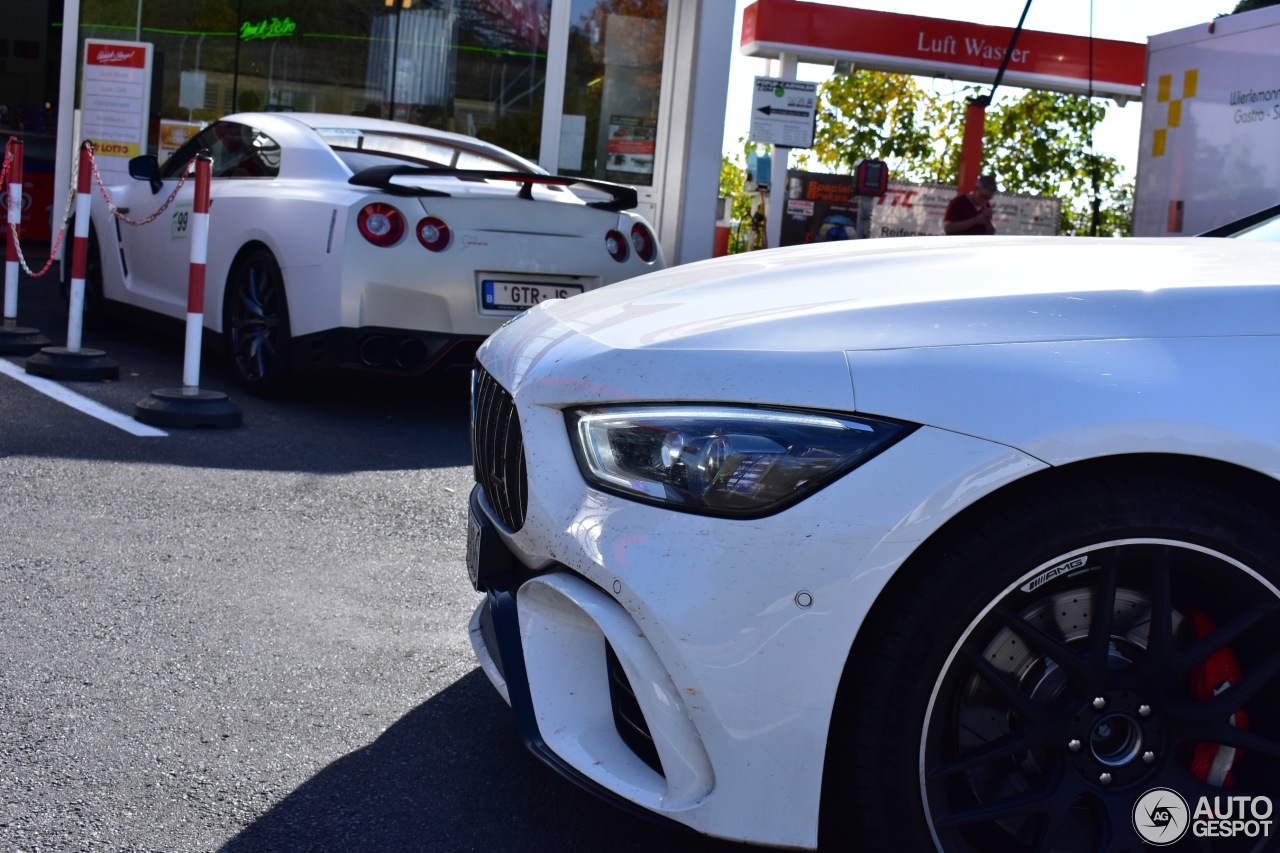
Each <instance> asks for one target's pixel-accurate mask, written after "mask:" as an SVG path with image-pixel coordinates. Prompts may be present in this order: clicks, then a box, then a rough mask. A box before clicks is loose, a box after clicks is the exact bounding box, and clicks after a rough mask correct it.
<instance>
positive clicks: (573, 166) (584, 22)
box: [558, 0, 667, 186]
mask: <svg viewBox="0 0 1280 853" xmlns="http://www.w3.org/2000/svg"><path fill="white" fill-rule="evenodd" d="M570 14H571V18H570V27H569V64H568V68H567V71H566V77H565V93H564V117H563V120H562V122H561V126H560V156H559V164H558V165H559V171H560V173H561V174H566V175H579V176H582V177H591V178H603V179H605V180H611V181H619V182H621V183H626V184H635V185H638V186H652V184H653V169H654V153H655V148H656V144H657V129H658V106H659V104H658V102H659V95H660V91H661V87H662V56H663V45H664V41H665V38H666V26H667V4H666V0H573V5H572V11H571V13H570Z"/></svg>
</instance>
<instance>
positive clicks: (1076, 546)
mask: <svg viewBox="0 0 1280 853" xmlns="http://www.w3.org/2000/svg"><path fill="white" fill-rule="evenodd" d="M1242 479H1247V476H1246V477H1245V478H1242ZM1039 483H1040V485H1039V486H1038V487H1037V486H1036V484H1035V481H1034V480H1033V481H1032V482H1030V483H1023V484H1017V485H1015V486H1014V487H1012V488H1011V490H1010V492H1011V493H1010V496H1009V497H1008V498H1006V499H1004V500H999V499H997V500H998V503H997V505H996V506H994V507H991V508H988V509H986V510H985V511H983V510H982V509H979V510H977V511H976V514H975V515H974V517H971V518H965V519H962V523H961V524H958V525H952V526H950V527H949V528H948V529H947V530H946V531H944V532H943V533H942V534H941V535H940V537H939V540H938V541H935V542H930V543H926V546H924V548H922V550H921V552H920V554H919V556H918V557H913V558H912V560H911V561H910V562H909V563H908V564H907V565H906V566H904V567H903V569H902V571H901V572H900V573H899V576H898V577H896V578H895V579H894V581H893V582H892V583H891V585H890V587H889V588H888V589H886V594H885V596H884V597H882V601H881V602H880V603H879V604H877V606H876V608H875V610H874V611H873V613H872V615H871V616H870V617H869V618H868V621H867V623H866V624H865V625H864V626H863V628H862V630H861V632H860V635H859V640H858V642H857V643H856V644H855V647H854V648H855V651H854V656H853V657H851V659H850V664H849V666H848V667H847V670H846V673H845V677H844V679H843V681H842V684H841V689H840V695H839V697H838V699H837V703H836V709H835V712H834V715H833V720H832V736H831V740H830V745H829V748H828V756H827V766H828V769H827V776H826V779H825V780H824V781H825V785H824V802H823V826H822V830H823V842H824V844H823V846H824V849H858V850H868V851H895V853H896V851H904V850H913V851H927V850H940V851H943V853H967V852H968V851H973V853H1007V852H1008V853H1012V851H1055V853H1068V851H1070V853H1077V851H1106V853H1118V851H1130V853H1139V851H1141V850H1144V849H1148V848H1146V847H1144V845H1143V839H1145V840H1147V841H1150V842H1151V843H1152V844H1153V845H1155V846H1165V845H1166V844H1168V843H1169V841H1170V840H1171V839H1173V838H1175V837H1176V836H1177V835H1178V833H1185V835H1183V836H1182V837H1181V839H1180V840H1179V841H1177V842H1176V843H1175V844H1173V846H1172V847H1170V849H1175V850H1183V849H1187V850H1193V849H1194V850H1200V851H1210V852H1211V853H1218V851H1230V850H1257V849H1262V847H1260V846H1258V845H1259V842H1260V841H1262V840H1264V839H1263V837H1262V836H1260V835H1255V836H1254V837H1252V838H1249V837H1238V838H1201V837H1196V835H1195V833H1194V832H1188V831H1187V829H1188V828H1190V827H1191V824H1192V823H1193V815H1194V811H1195V809H1196V806H1197V805H1198V804H1199V802H1200V797H1208V802H1214V797H1215V796H1237V797H1239V796H1246V795H1247V796H1254V797H1261V796H1266V797H1269V798H1270V802H1271V803H1273V804H1275V803H1278V802H1280V677H1278V676H1276V673H1277V672H1280V518H1277V516H1276V514H1275V513H1274V512H1272V511H1269V509H1264V507H1267V506H1273V505H1274V503H1273V502H1271V501H1269V500H1267V499H1265V498H1258V499H1250V500H1246V499H1243V498H1241V497H1240V496H1239V494H1238V493H1237V492H1234V491H1231V490H1228V489H1227V488H1225V487H1223V486H1221V485H1219V484H1218V483H1219V481H1218V480H1217V479H1216V478H1214V477H1211V476H1208V475H1207V474H1206V473H1205V472H1204V470H1203V469H1202V468H1201V467H1200V466H1198V465H1197V464H1195V463H1194V462H1177V461H1172V462H1167V463H1166V462H1161V463H1160V468H1159V470H1158V471H1156V470H1150V469H1140V468H1136V467H1135V468H1130V469H1127V470H1126V469H1125V468H1122V467H1120V466H1118V465H1116V464H1112V465H1110V466H1109V467H1108V468H1107V469H1105V470H1104V469H1102V468H1101V467H1100V466H1084V467H1082V469H1081V470H1080V472H1079V473H1077V474H1070V473H1067V474H1065V475H1063V474H1062V473H1060V472H1053V474H1052V475H1051V476H1050V477H1049V478H1043V477H1042V478H1041V479H1040V481H1039ZM1082 558H1083V559H1082ZM1113 596H1114V598H1113ZM1108 599H1110V600H1112V601H1113V605H1112V607H1110V608H1107V607H1106V605H1105V604H1103V605H1100V606H1099V608H1097V611H1098V612H1100V613H1106V612H1107V611H1108V609H1109V610H1110V611H1111V613H1112V618H1111V620H1110V625H1106V624H1104V622H1103V621H1100V620H1098V619H1096V618H1094V616H1096V614H1094V613H1093V611H1094V609H1095V608H1094V607H1093V606H1092V604H1093V602H1094V601H1099V600H1100V601H1104V602H1105V601H1107V600H1108ZM1153 618H1154V621H1153ZM1144 620H1145V621H1144ZM1153 625H1154V630H1153V628H1152V626H1153ZM1204 637H1210V638H1211V639H1204ZM1215 649H1218V651H1215ZM1222 649H1225V650H1226V651H1225V652H1224V651H1222ZM1233 666H1234V667H1235V669H1232V667H1233ZM1224 673H1226V674H1225V675H1224ZM1224 684H1229V685H1230V686H1227V687H1225V688H1224V686H1223V685H1224ZM1215 691H1219V692H1221V695H1220V696H1219V695H1218V693H1216V692H1215ZM1233 691H1234V692H1233ZM1226 746H1231V747H1234V748H1236V751H1234V752H1232V751H1230V750H1228V749H1227V748H1226ZM984 750H990V752H987V753H986V754H984V752H983V751H984ZM1104 773H1105V774H1108V775H1106V776H1104V775H1103V774H1104ZM1224 785H1225V787H1224ZM1156 788H1168V789H1172V790H1174V791H1177V792H1178V793H1179V794H1180V795H1181V796H1182V797H1183V798H1184V799H1185V802H1186V807H1185V814H1179V807H1178V805H1177V803H1176V800H1174V799H1172V798H1170V799H1169V801H1168V803H1169V804H1170V807H1169V811H1168V812H1167V813H1161V812H1158V811H1156V810H1152V809H1148V808H1147V806H1151V805H1152V802H1154V801H1147V800H1144V804H1143V807H1142V808H1138V800H1139V798H1140V797H1142V796H1143V795H1144V793H1146V792H1151V791H1152V789H1156ZM1154 796H1155V801H1160V802H1163V800H1162V798H1163V797H1165V794H1163V793H1158V794H1154ZM1250 802H1251V803H1252V802H1254V801H1250ZM1256 802H1258V803H1259V804H1260V803H1261V800H1257V801H1256ZM1259 809H1260V810H1261V806H1260V805H1259ZM1157 814H1159V815H1160V816H1161V821H1159V822H1158V823H1159V824H1160V825H1157V823H1153V822H1152V820H1153V819H1152V817H1151V816H1152V815H1157ZM1143 815H1145V816H1143ZM1164 818H1170V820H1164ZM1179 820H1182V821H1183V822H1184V823H1183V824H1182V825H1181V826H1179V825H1176V824H1177V823H1178V821H1179ZM1272 820H1273V824H1272V825H1271V827H1270V828H1269V831H1270V835H1271V837H1272V842H1271V845H1277V844H1280V842H1277V841H1276V840H1275V838H1274V836H1275V835H1276V834H1277V832H1276V828H1277V823H1276V822H1275V819H1274V818H1272ZM1171 823H1172V824H1174V825H1173V826H1172V828H1170V825H1171ZM1139 824H1141V826H1139ZM1202 828H1203V827H1202ZM1254 829H1255V832H1257V831H1260V827H1254ZM1245 831H1246V832H1247V830H1245ZM1143 833H1148V834H1145V835H1144V834H1143ZM1265 849H1276V848H1275V847H1274V846H1270V845H1268V846H1266V848H1265Z"/></svg>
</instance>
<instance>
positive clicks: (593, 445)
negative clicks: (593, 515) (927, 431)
mask: <svg viewBox="0 0 1280 853" xmlns="http://www.w3.org/2000/svg"><path fill="white" fill-rule="evenodd" d="M565 416H566V419H567V421H568V424H569V431H570V433H571V434H572V439H573V447H574V455H575V456H577V459H578V467H579V468H580V469H582V475H583V477H585V478H586V479H587V482H589V483H591V484H592V485H593V486H595V487H597V488H599V489H601V490H603V491H607V492H613V493H614V494H618V495H622V496H623V497H629V498H634V499H636V500H640V501H644V502H647V503H658V504H662V505H664V506H670V507H671V508H672V509H680V510H684V511H686V512H697V513H704V514H708V515H721V516H730V517H750V516H760V515H767V514H769V513H772V512H777V511H778V510H780V509H783V508H784V507H786V506H789V505H791V504H793V503H795V502H796V501H798V500H800V499H801V498H803V497H805V496H807V495H810V494H812V493H813V492H816V491H817V490H818V489H821V488H822V487H823V486H825V485H826V484H827V483H830V482H831V481H832V480H834V479H836V478H838V477H839V476H841V475H842V474H845V473H847V472H848V471H850V470H852V469H853V468H855V467H857V466H858V465H860V464H862V463H863V462H865V461H867V460H868V459H870V458H871V457H872V456H875V455H876V454H877V453H879V452H880V451H882V450H884V449H885V448H886V447H888V446H889V445H891V444H893V443H894V442H895V441H897V440H899V439H901V438H902V437H904V436H906V435H907V434H908V433H910V432H911V431H912V430H913V429H915V425H914V424H906V423H900V422H897V421H891V420H886V419H884V418H869V417H865V416H863V415H856V416H855V415H845V414H839V415H837V414H820V413H809V412H798V411H780V410H774V409H753V408H747V407H736V406H705V405H702V406H700V405H692V406H674V405H655V406H604V407H599V408H589V409H570V410H567V411H566V412H565Z"/></svg>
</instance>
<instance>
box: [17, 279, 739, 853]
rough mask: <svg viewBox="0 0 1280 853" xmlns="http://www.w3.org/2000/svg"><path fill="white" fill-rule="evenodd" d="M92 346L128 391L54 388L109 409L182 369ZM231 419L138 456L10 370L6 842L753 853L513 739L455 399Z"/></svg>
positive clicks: (158, 442) (112, 346)
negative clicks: (468, 549) (621, 806)
mask: <svg viewBox="0 0 1280 853" xmlns="http://www.w3.org/2000/svg"><path fill="white" fill-rule="evenodd" d="M22 300H23V301H22V305H23V309H24V310H23V320H24V321H25V322H28V323H32V324H35V325H39V326H40V327H41V328H43V329H44V330H45V331H46V333H48V334H50V337H53V338H55V340H59V339H60V337H61V335H60V333H58V332H57V330H58V329H59V328H60V327H61V326H62V325H63V324H64V323H65V316H64V315H63V314H62V310H61V306H60V303H59V301H58V299H57V297H56V291H55V290H54V289H53V288H52V287H50V286H47V285H39V286H35V285H31V284H30V283H27V284H25V285H24V289H23V293H22ZM86 343H87V344H88V345H92V346H99V347H102V348H104V349H107V351H108V352H109V353H111V354H112V355H113V356H115V357H116V358H117V359H118V360H119V361H120V362H121V365H122V378H121V381H119V382H115V383H68V384H69V385H71V386H72V387H74V389H75V390H77V391H79V392H80V393H83V394H86V395H87V396H91V397H93V398H95V399H97V400H99V401H101V402H103V403H106V404H107V405H110V406H112V407H114V408H116V409H118V410H120V411H125V412H128V411H130V409H131V404H132V402H134V401H136V400H138V399H141V398H142V397H143V396H145V394H146V393H147V391H148V390H149V389H150V388H153V387H160V386H162V385H166V384H167V385H172V384H176V381H175V380H176V378H177V377H178V376H179V375H180V366H179V359H180V356H181V341H179V340H176V339H171V338H165V337H163V336H158V335H156V334H154V333H152V332H148V331H145V330H142V329H138V328H134V327H124V326H119V325H113V326H112V327H111V328H110V329H109V330H104V329H101V328H99V329H97V330H93V331H91V332H90V333H89V334H88V335H87V339H86ZM205 384H206V385H207V386H211V387H221V388H223V389H224V390H229V391H233V392H234V387H233V386H231V385H230V383H229V382H228V379H227V376H226V374H225V372H223V371H222V369H221V367H220V366H219V365H218V364H217V362H216V361H210V362H209V367H208V370H207V371H206V382H205ZM235 399H236V400H237V401H238V402H240V403H241V404H242V406H243V407H244V410H245V422H246V425H245V427H243V428H242V429H239V430H230V431H222V432H210V431H197V432H174V434H173V435H171V436H169V437H167V438H135V437H133V436H130V435H128V434H126V433H124V432H122V431H120V430H118V429H116V428H114V427H111V426H108V425H106V424H103V423H101V422H99V421H96V420H92V419H90V418H88V417H86V416H84V415H82V414H80V413H78V412H75V411H73V410H71V409H69V408H67V407H66V406H63V405H62V404H60V403H56V402H53V401H52V400H50V399H48V398H47V397H44V396H42V395H40V394H38V393H36V392H35V391H33V390H31V389H29V388H27V387H26V386H23V385H21V384H19V383H17V382H16V381H14V380H12V379H9V378H7V377H3V376H0V590H2V591H3V593H2V594H0V849H2V850H22V851H36V850H148V851H150V850H156V851H176V850H184V851H185V850H192V851H198V850H227V851H234V853H241V851H259V850H262V851H266V850H271V851H304V850H325V851H332V850H343V851H354V850H378V851H384V850H388V851H389V850H424V851H425V850H553V849H554V850H593V851H594V850H651V849H657V848H665V849H682V850H686V849H687V850H706V851H712V850H730V849H741V848H739V847H738V846H737V845H729V844H724V843H721V842H713V841H709V840H707V839H702V838H699V837H696V836H692V835H688V834H683V833H679V832H673V831H671V830H667V829H664V828H661V827H658V826H655V825H653V824H650V823H647V822H645V821H642V820H639V819H636V818H633V817H631V816H629V815H627V814H623V813H621V812H618V811H616V810H614V809H612V808H611V807H609V806H607V805H604V804H603V803H600V802H599V801H597V800H595V799H594V798H592V797H591V796H589V795H587V794H585V793H583V792H581V791H579V790H578V789H577V788H575V787H574V786H573V785H571V784H570V783H568V782H566V781H564V780H563V779H561V778H560V777H559V776H557V775H555V774H554V773H553V772H552V771H550V770H548V769H547V768H545V767H544V766H543V765H542V764H541V763H539V762H538V761H537V760H536V759H534V758H533V757H532V756H531V755H530V754H529V753H528V752H527V751H526V750H525V749H524V747H523V745H522V744H521V743H520V741H519V737H518V735H517V733H516V731H515V726H514V723H513V721H512V719H511V715H510V711H509V709H508V708H507V707H506V705H505V704H504V703H503V702H502V700H501V698H500V697H498V695H497V693H496V692H495V691H494V690H493V688H492V687H491V686H490V685H489V683H488V681H487V680H486V679H485V678H484V676H483V674H482V673H481V672H480V670H479V669H478V668H477V666H476V664H475V661H474V658H473V655H472V653H471V649H470V645H469V643H468V641H467V631H466V625H467V620H468V619H469V617H470V614H471V610H472V608H473V607H474V606H475V604H476V602H477V600H478V596H477V595H476V593H474V592H473V591H472V590H471V588H470V586H469V585H468V584H467V582H466V579H465V575H464V568H463V559H464V545H465V535H464V526H465V518H466V515H465V513H466V496H467V493H468V490H469V488H470V485H471V476H470V470H469V469H468V467H467V464H468V461H469V452H468V448H467V425H466V417H467V400H466V390H465V382H461V381H457V379H456V378H455V379H454V380H445V381H438V382H433V383H422V382H418V383H412V384H393V385H388V384H386V383H370V382H368V381H364V380H345V381H338V380H334V381H326V382H324V383H318V384H313V385H312V386H311V387H309V388H308V389H307V390H305V391H304V392H303V393H302V394H300V395H299V396H298V397H297V398H295V399H291V400H288V401H283V402H264V401H258V400H252V399H247V398H244V397H243V395H239V394H236V395H235Z"/></svg>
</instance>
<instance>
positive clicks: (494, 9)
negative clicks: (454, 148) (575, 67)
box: [80, 0, 550, 168]
mask: <svg viewBox="0 0 1280 853" xmlns="http://www.w3.org/2000/svg"><path fill="white" fill-rule="evenodd" d="M137 9H138V5H137V3H135V2H133V0H130V2H128V3H121V2H119V0H82V5H81V21H82V26H81V32H80V34H81V37H82V38H83V37H97V38H114V39H132V38H133V37H134V26H135V23H136V21H135V16H136V14H137ZM549 18H550V3H549V2H548V0H394V1H393V2H390V3H388V2H386V0H183V2H181V3H172V2H168V3H160V2H158V0H142V38H143V39H144V40H146V41H150V42H152V43H154V44H155V49H156V65H155V69H156V76H157V83H156V89H155V92H156V95H155V97H154V98H153V119H159V118H168V119H182V120H193V121H198V122H206V123H208V122H214V121H217V120H218V119H220V118H221V117H222V116H224V115H227V114H230V113H232V112H257V111H268V112H319V113H333V114H338V115H363V116H369V117H373V118H383V119H394V120H396V121H403V122H407V123H410V124H418V125H424V126H427V127H433V128H438V129H441V130H447V131H453V132H456V133H462V134H466V135H470V136H475V137H478V138H480V139H484V140H487V141H489V142H492V143H495V144H497V145H499V146H502V147H503V148H506V149H508V150H510V151H512V152H514V153H516V154H518V155H520V156H522V157H525V158H528V159H534V160H536V158H537V156H538V143H539V140H540V136H541V127H542V92H543V83H544V80H545V76H546V49H547V35H546V34H547V27H548V23H549ZM449 153H450V156H452V152H449ZM419 154H421V152H418V154H413V155H411V156H415V157H416V156H419ZM502 168H508V167H507V166H503V167H502Z"/></svg>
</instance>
